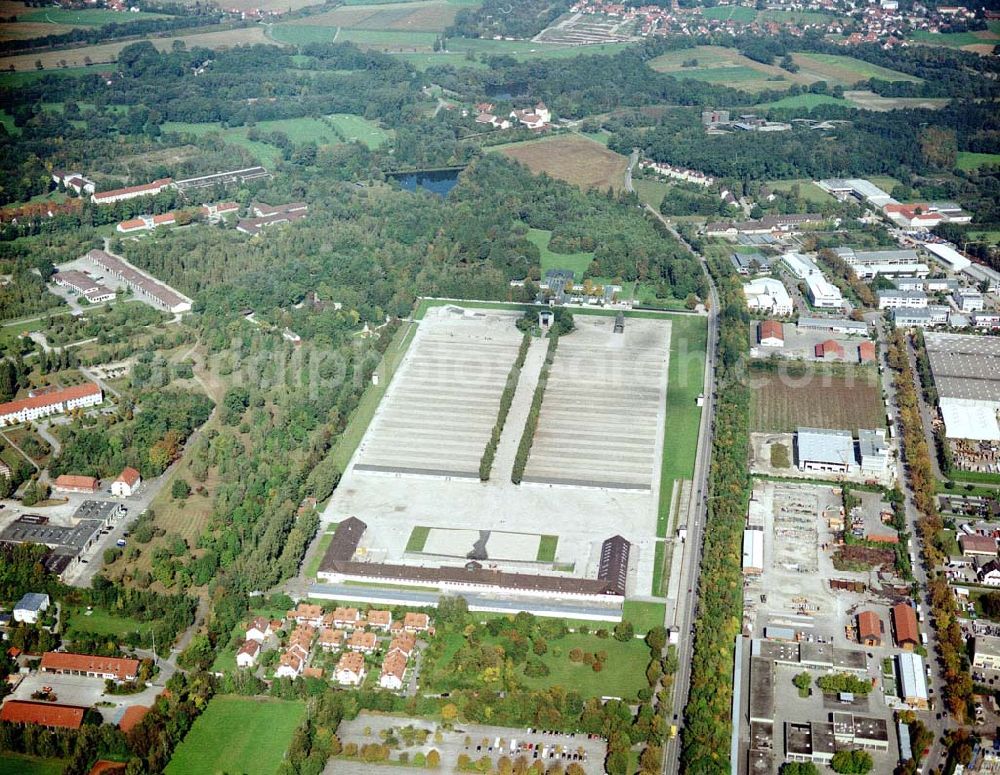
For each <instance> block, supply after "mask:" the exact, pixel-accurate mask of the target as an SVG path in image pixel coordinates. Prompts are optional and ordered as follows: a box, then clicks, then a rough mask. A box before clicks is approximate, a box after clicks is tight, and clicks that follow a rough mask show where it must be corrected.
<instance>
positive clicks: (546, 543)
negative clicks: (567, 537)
mask: <svg viewBox="0 0 1000 775" xmlns="http://www.w3.org/2000/svg"><path fill="white" fill-rule="evenodd" d="M558 545H559V536H542V540H541V541H540V542H539V544H538V556H537V557H536V558H535V559H536V560H538V562H552V561H553V560H555V558H556V547H557V546H558Z"/></svg>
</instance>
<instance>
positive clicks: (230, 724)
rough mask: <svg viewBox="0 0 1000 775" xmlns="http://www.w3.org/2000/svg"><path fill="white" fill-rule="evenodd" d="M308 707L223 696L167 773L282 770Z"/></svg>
mask: <svg viewBox="0 0 1000 775" xmlns="http://www.w3.org/2000/svg"><path fill="white" fill-rule="evenodd" d="M305 707H306V706H305V703H303V702H288V701H285V700H273V699H266V700H265V699H251V698H247V697H233V696H227V695H218V696H216V697H214V698H213V699H212V701H211V702H210V703H209V704H208V707H207V708H206V709H205V712H204V713H202V714H201V715H200V716H199V717H198V718H197V720H196V721H195V722H194V726H192V727H191V731H190V732H188V734H187V737H185V738H184V740H183V742H182V743H181V744H180V745H179V746H178V747H177V750H176V751H175V752H174V756H173V758H172V759H171V760H170V764H168V765H167V768H166V770H165V772H167V773H168V775H199V773H204V774H205V775H212V773H216V772H255V773H261V775H264V773H273V772H277V770H278V767H279V766H281V761H282V759H283V758H284V755H285V751H286V750H287V748H288V744H289V742H290V741H291V739H292V734H293V733H294V732H295V728H296V727H297V726H298V724H299V722H300V721H301V720H302V716H303V715H304V714H305Z"/></svg>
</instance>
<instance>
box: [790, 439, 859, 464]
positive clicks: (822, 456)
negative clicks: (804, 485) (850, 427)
mask: <svg viewBox="0 0 1000 775" xmlns="http://www.w3.org/2000/svg"><path fill="white" fill-rule="evenodd" d="M795 451H796V457H797V461H798V466H799V470H800V471H834V472H838V473H845V474H848V473H851V472H852V471H854V469H855V466H856V460H855V455H854V437H853V436H852V435H851V432H850V431H839V430H828V429H826V428H799V429H798V431H797V432H796V434H795Z"/></svg>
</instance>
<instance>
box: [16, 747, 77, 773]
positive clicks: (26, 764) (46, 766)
mask: <svg viewBox="0 0 1000 775" xmlns="http://www.w3.org/2000/svg"><path fill="white" fill-rule="evenodd" d="M66 763H67V760H66V759H39V758H38V757H35V756H22V755H21V754H16V753H6V752H4V753H0V775H59V773H61V772H62V771H63V769H64V768H65V767H66Z"/></svg>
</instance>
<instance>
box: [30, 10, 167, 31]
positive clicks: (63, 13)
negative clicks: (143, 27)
mask: <svg viewBox="0 0 1000 775" xmlns="http://www.w3.org/2000/svg"><path fill="white" fill-rule="evenodd" d="M167 18H169V17H168V16H167V15H166V14H162V13H124V12H121V11H110V10H108V9H105V8H84V9H81V10H73V9H69V8H65V9H64V8H39V9H36V10H32V11H28V12H27V13H19V14H18V15H17V21H18V23H20V22H42V23H44V24H65V25H68V26H71V27H101V26H103V25H105V24H126V23H128V22H135V21H141V20H144V19H167Z"/></svg>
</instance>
